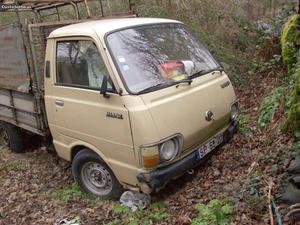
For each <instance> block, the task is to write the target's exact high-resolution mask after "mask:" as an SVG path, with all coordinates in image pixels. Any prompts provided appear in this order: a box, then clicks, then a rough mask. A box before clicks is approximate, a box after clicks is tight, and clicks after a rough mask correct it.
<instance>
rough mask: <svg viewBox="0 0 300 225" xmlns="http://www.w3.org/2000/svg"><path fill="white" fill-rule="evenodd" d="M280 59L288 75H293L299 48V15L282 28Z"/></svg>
mask: <svg viewBox="0 0 300 225" xmlns="http://www.w3.org/2000/svg"><path fill="white" fill-rule="evenodd" d="M281 45H282V57H283V61H284V63H285V64H286V65H287V67H288V71H289V74H290V75H292V74H294V73H295V71H296V70H295V68H296V64H297V58H298V54H299V47H300V15H299V14H296V15H294V16H292V17H291V18H290V19H289V20H288V22H287V23H286V24H285V25H284V27H283V32H282V36H281Z"/></svg>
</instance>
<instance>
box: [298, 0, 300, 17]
mask: <svg viewBox="0 0 300 225" xmlns="http://www.w3.org/2000/svg"><path fill="white" fill-rule="evenodd" d="M298 14H300V0H299V4H298Z"/></svg>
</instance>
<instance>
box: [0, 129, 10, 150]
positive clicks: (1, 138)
mask: <svg viewBox="0 0 300 225" xmlns="http://www.w3.org/2000/svg"><path fill="white" fill-rule="evenodd" d="M0 145H2V146H5V147H8V145H9V137H8V134H7V132H6V130H4V129H3V128H1V129H0Z"/></svg>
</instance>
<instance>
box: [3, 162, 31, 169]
mask: <svg viewBox="0 0 300 225" xmlns="http://www.w3.org/2000/svg"><path fill="white" fill-rule="evenodd" d="M4 168H5V169H6V170H7V171H14V172H22V171H25V170H27V169H28V167H27V165H26V164H24V163H23V162H21V161H17V160H15V161H10V162H8V163H7V164H6V165H5V166H4Z"/></svg>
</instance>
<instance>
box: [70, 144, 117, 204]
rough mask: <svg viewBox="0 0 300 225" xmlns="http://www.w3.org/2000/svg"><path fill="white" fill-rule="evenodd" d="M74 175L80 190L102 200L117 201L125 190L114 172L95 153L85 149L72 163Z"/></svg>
mask: <svg viewBox="0 0 300 225" xmlns="http://www.w3.org/2000/svg"><path fill="white" fill-rule="evenodd" d="M72 174H73V177H74V179H75V181H76V182H77V183H78V184H79V186H80V188H81V189H82V190H83V191H85V192H89V193H91V194H92V195H94V196H96V197H100V198H102V199H117V198H119V197H120V196H121V194H122V192H123V188H122V186H121V184H120V183H119V181H118V180H117V178H116V177H115V175H114V173H113V172H112V170H111V169H110V168H109V167H108V166H107V164H106V163H105V162H104V161H103V160H102V159H101V158H100V157H99V156H98V155H97V154H96V153H95V152H93V151H91V150H88V149H83V150H81V151H80V152H79V153H77V154H76V155H75V157H74V159H73V162H72Z"/></svg>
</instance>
